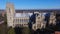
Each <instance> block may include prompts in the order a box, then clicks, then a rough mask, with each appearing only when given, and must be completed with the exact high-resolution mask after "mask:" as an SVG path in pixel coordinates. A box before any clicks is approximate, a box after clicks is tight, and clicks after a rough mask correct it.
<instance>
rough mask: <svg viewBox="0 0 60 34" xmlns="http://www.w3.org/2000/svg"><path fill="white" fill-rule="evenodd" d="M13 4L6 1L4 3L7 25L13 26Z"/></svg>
mask: <svg viewBox="0 0 60 34" xmlns="http://www.w3.org/2000/svg"><path fill="white" fill-rule="evenodd" d="M14 13H15V9H14V5H13V4H12V3H7V4H6V14H7V25H8V27H9V26H13V18H14Z"/></svg>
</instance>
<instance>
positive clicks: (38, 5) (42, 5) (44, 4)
mask: <svg viewBox="0 0 60 34" xmlns="http://www.w3.org/2000/svg"><path fill="white" fill-rule="evenodd" d="M8 1H9V2H11V3H13V4H14V6H15V9H60V0H0V9H5V8H6V3H7V2H8Z"/></svg>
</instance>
